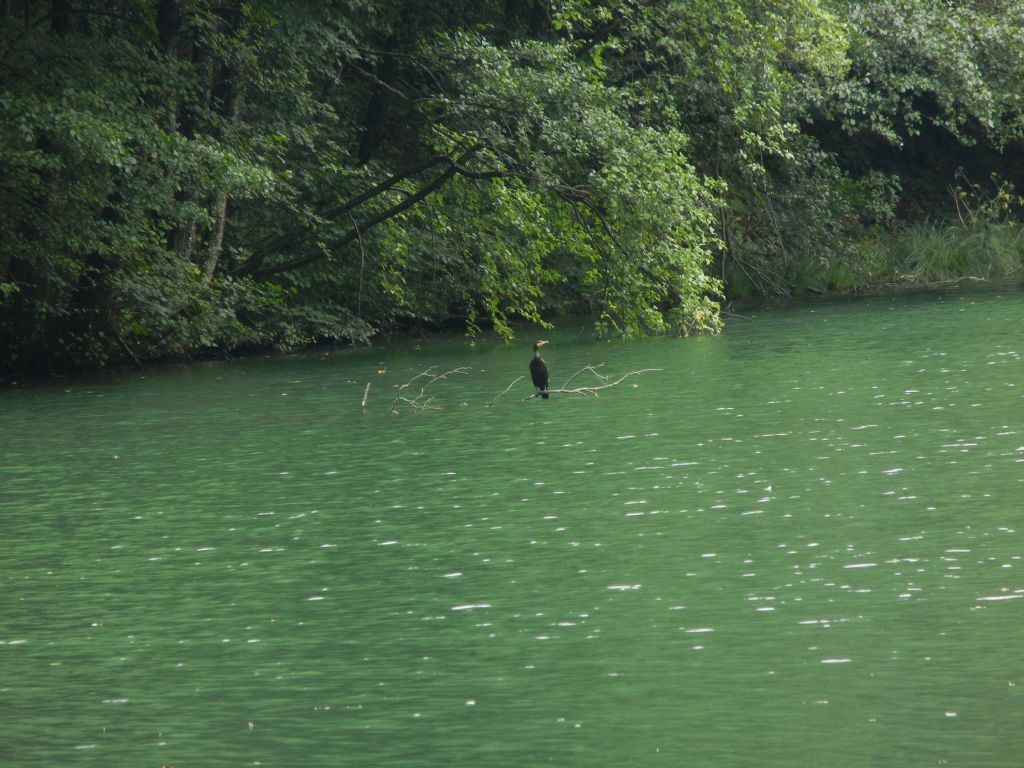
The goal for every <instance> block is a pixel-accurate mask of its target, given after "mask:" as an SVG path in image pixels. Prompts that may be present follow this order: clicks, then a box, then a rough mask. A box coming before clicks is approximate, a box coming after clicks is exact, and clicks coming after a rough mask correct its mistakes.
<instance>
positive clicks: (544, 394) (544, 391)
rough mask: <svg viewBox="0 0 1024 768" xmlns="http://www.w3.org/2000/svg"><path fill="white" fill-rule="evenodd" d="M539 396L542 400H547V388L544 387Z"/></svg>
mask: <svg viewBox="0 0 1024 768" xmlns="http://www.w3.org/2000/svg"><path fill="white" fill-rule="evenodd" d="M540 396H541V397H542V398H544V399H545V400H547V399H548V388H547V387H544V389H542V390H541V391H540Z"/></svg>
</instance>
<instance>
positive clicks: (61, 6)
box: [50, 0, 71, 37]
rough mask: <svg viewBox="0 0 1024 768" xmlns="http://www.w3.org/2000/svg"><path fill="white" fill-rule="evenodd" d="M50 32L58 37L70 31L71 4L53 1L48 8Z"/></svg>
mask: <svg viewBox="0 0 1024 768" xmlns="http://www.w3.org/2000/svg"><path fill="white" fill-rule="evenodd" d="M50 31H51V32H52V33H53V34H55V35H58V36H60V37H63V36H64V35H66V34H67V33H68V32H70V31H71V3H70V2H69V1H68V0H53V4H52V5H51V6H50Z"/></svg>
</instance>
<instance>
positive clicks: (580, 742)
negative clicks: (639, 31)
mask: <svg viewBox="0 0 1024 768" xmlns="http://www.w3.org/2000/svg"><path fill="white" fill-rule="evenodd" d="M747 314H748V317H747V318H736V319H733V320H731V322H730V323H729V327H728V329H727V332H726V333H725V334H724V335H721V336H718V337H711V338H694V339H688V340H679V339H651V340H645V341H637V342H630V343H623V342H617V343H607V342H596V341H593V340H592V339H591V337H590V336H589V334H588V333H586V332H582V331H569V330H561V331H555V332H552V333H551V334H550V335H548V336H547V337H548V338H550V339H551V344H550V345H549V346H548V347H546V348H545V357H546V359H547V360H548V363H549V365H550V367H551V369H552V379H553V383H554V384H558V383H560V382H561V381H562V380H563V379H564V378H565V377H567V376H568V375H569V374H570V373H572V372H573V371H575V370H578V369H580V368H582V367H583V366H584V365H587V364H588V363H594V364H596V363H604V370H606V371H607V372H608V373H611V374H618V373H624V372H627V371H629V370H636V369H642V368H660V369H662V370H660V371H652V372H648V373H643V374H641V375H638V376H635V377H632V378H630V379H627V380H626V381H625V382H623V383H622V384H620V385H619V386H617V387H614V388H611V389H608V390H605V391H604V392H602V393H601V397H599V398H592V397H591V398H587V397H580V396H572V395H559V394H555V395H552V397H551V399H550V400H548V401H542V400H539V399H530V400H524V398H525V397H526V396H527V395H529V393H530V391H531V387H530V385H529V383H528V381H527V380H526V379H524V380H522V381H520V382H518V383H517V384H516V385H515V386H514V387H513V388H512V390H511V391H510V392H509V393H508V394H505V395H504V396H502V397H500V398H499V399H498V400H497V401H496V402H494V403H493V405H492V406H491V407H487V404H488V403H489V402H490V401H492V400H493V399H494V398H495V397H496V396H498V395H499V394H500V393H501V392H502V390H504V389H505V387H506V386H507V385H508V384H509V383H510V382H512V381H513V380H514V379H515V378H516V377H517V376H520V375H523V374H525V373H526V364H527V362H528V360H529V357H530V350H529V342H532V338H529V339H527V338H524V339H523V340H522V342H521V343H519V344H516V345H514V346H511V347H504V346H501V345H499V344H494V343H491V342H488V341H480V342H478V343H477V344H476V345H471V344H470V342H469V341H467V340H466V339H464V338H461V337H450V338H443V339H433V340H423V341H422V342H421V343H420V344H419V345H418V346H416V345H414V344H411V343H410V344H407V345H405V346H404V347H401V348H392V349H378V348H375V349H364V350H351V351H342V350H339V351H336V352H333V353H330V354H325V353H322V352H321V353H316V354H302V355H286V356H280V357H276V358H267V359H253V360H239V361H233V362H224V363H200V364H194V365H190V366H179V367H167V368H160V369H154V370H151V371H147V372H144V373H138V372H122V373H119V374H110V375H104V376H94V377H89V378H83V379H69V380H64V381H60V382H56V383H46V384H43V385H39V386H34V387H28V388H18V387H12V386H10V385H8V386H7V387H6V389H5V390H4V391H2V392H0V537H2V541H3V554H2V557H0V765H2V766H5V767H6V766H11V767H12V768H35V767H37V766H38V767H39V768H44V767H46V768H49V767H51V766H105V767H107V766H153V767H154V768H156V767H158V766H161V765H165V764H167V765H173V766H176V768H185V767H186V766H251V765H263V766H281V767H288V768H290V767H292V766H309V767H314V768H316V767H320V766H323V767H325V768H326V767H327V766H331V767H337V766H410V767H419V766H422V767H423V768H426V767H427V766H533V765H555V766H567V767H576V766H600V767H603V766H623V767H634V766H640V767H642V766H709V767H714V768H732V767H739V766H758V767H759V768H763V767H764V766H778V767H779V768H783V767H786V768H788V767H790V766H901V767H902V766H933V765H950V766H967V767H976V766H1014V767H1016V766H1020V765H1021V764H1022V761H1024V599H1022V598H1024V562H1022V560H1021V557H1022V556H1024V423H1022V415H1024V408H1022V406H1024V364H1022V361H1021V353H1022V352H1024V340H1022V325H1021V318H1022V317H1024V293H1021V292H1019V291H1017V290H1016V289H1007V290H1005V291H995V290H993V291H987V292H982V293H960V292H950V293H944V294H922V295H915V296H909V297H908V296H886V297H876V298H863V299H858V300H851V301H836V302H824V301H823V302H816V303H808V304H795V303H794V304H788V305H782V306H779V307H775V308H767V307H766V308H760V309H756V310H749V311H748V312H747ZM431 366H437V370H438V371H443V370H448V369H453V368H456V367H460V366H465V367H466V368H467V369H468V371H467V372H466V373H465V374H464V375H453V376H451V377H450V379H448V380H446V381H444V382H439V383H438V384H437V385H435V387H432V389H433V390H436V398H435V399H434V400H433V402H432V405H434V406H436V409H435V410H429V411H423V412H420V411H411V410H410V409H408V408H404V409H402V411H401V412H400V413H398V414H392V413H390V407H389V406H390V404H391V402H392V400H393V399H394V397H395V387H396V385H398V384H401V383H403V382H405V381H408V380H409V379H410V378H411V377H412V376H414V375H415V374H416V373H418V372H420V371H422V370H424V369H426V368H429V367H431ZM367 382H372V386H371V388H370V392H369V398H368V402H367V405H366V408H365V409H364V408H362V407H361V401H362V398H363V393H364V389H365V386H366V383H367Z"/></svg>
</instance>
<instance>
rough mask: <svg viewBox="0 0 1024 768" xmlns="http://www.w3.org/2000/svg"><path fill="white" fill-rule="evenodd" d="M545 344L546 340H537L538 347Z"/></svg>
mask: <svg viewBox="0 0 1024 768" xmlns="http://www.w3.org/2000/svg"><path fill="white" fill-rule="evenodd" d="M545 344H547V342H546V341H538V342H537V346H538V347H543V346H544V345H545Z"/></svg>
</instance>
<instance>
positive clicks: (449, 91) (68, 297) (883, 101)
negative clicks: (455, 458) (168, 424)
mask: <svg viewBox="0 0 1024 768" xmlns="http://www.w3.org/2000/svg"><path fill="white" fill-rule="evenodd" d="M1021 50H1024V0H969V1H968V2H963V3H956V4H953V5H950V4H948V3H923V2H910V0H871V2H853V0H767V1H765V0H758V1H757V2H754V0H728V1H727V2H724V3H723V2H715V3H708V2H692V0H658V2H648V1H647V0H635V1H634V0H630V1H629V2H621V3H604V2H600V0H484V1H483V2H481V1H480V0H472V2H471V1H470V0H464V1H463V0H452V2H448V3H444V4H436V3H422V2H418V0H332V2H327V3H324V2H319V0H298V1H297V2H293V3H287V4H274V3H264V2H259V1H258V0H218V2H216V3H214V2H212V0H120V1H119V2H117V3H110V2H109V0H46V1H45V2H41V3H3V4H0V380H3V381H12V380H22V379H24V378H26V377H28V378H33V377H45V376H52V375H65V374H71V373H75V372H79V371H88V370H96V369H102V368H107V367H113V366H123V365H128V366H132V365H134V366H136V367H140V368H141V367H144V366H148V365H150V364H153V363H154V362H156V361H161V360H169V359H179V360H180V359H193V358H203V357H211V356H226V355H234V354H244V353H246V352H252V351H255V350H268V349H294V348H301V347H307V346H317V345H324V344H364V343H369V342H371V341H372V340H373V339H374V338H377V337H380V336H382V335H388V334H394V333H399V332H402V331H403V330H405V331H409V330H414V329H417V328H437V327H450V326H452V325H458V326H459V327H461V328H465V330H466V332H467V333H469V334H475V333H478V332H480V331H481V330H482V329H485V328H486V329H493V330H494V332H496V333H497V334H498V336H500V337H502V338H504V339H505V340H506V341H511V340H513V339H514V337H515V334H516V329H517V328H518V327H522V326H525V325H532V326H540V327H549V326H550V323H551V321H552V320H553V319H557V318H559V317H566V316H586V317H592V318H594V323H595V332H596V333H597V334H599V335H605V336H620V337H623V336H624V337H630V336H642V335H649V334H677V335H689V334H699V333H715V332H718V331H719V330H721V328H722V327H723V320H727V319H728V311H726V310H723V309H722V307H723V306H726V307H727V306H728V303H729V302H731V301H735V300H743V299H746V298H756V297H775V296H791V295H807V294H812V295H822V294H834V293H839V294H845V293H857V292H864V291H870V292H874V291H879V290H903V289H916V288H921V287H927V286H943V285H951V284H954V283H956V282H957V281H961V282H972V283H973V282H978V281H983V280H984V281H1001V280H1005V279H1008V278H1013V277H1014V276H1016V275H1019V274H1020V272H1021V270H1022V265H1024V234H1022V229H1021V226H1020V225H1021V222H1022V221H1024V205H1022V198H1021V196H1020V190H1021V189H1024V101H1022V99H1021V95H1020V83H1021V82H1024V60H1022V59H1021V57H1020V55H1019V52H1020V51H1021Z"/></svg>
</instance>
